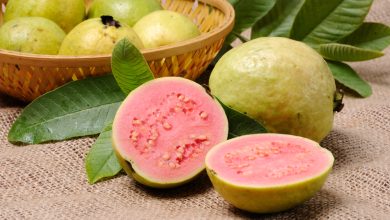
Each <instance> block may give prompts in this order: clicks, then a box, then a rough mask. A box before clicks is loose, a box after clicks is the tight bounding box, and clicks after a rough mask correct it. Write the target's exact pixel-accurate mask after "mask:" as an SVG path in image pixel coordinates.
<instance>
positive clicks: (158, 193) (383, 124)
mask: <svg viewBox="0 0 390 220" xmlns="http://www.w3.org/2000/svg"><path fill="white" fill-rule="evenodd" d="M367 20H369V21H378V22H382V23H385V24H387V25H390V0H376V1H375V2H374V5H373V6H372V10H371V12H370V14H369V16H368V17H367ZM386 53H387V54H386V55H385V56H383V57H381V58H379V59H375V60H373V61H369V62H360V63H353V64H352V66H353V67H354V68H355V70H357V71H358V72H359V74H360V75H361V76H362V77H363V78H364V79H366V80H367V81H369V82H370V84H371V85H372V87H373V95H372V96H371V97H369V98H366V99H362V98H358V97H355V96H353V95H348V96H347V97H345V100H344V102H345V107H344V109H343V110H342V112H340V113H337V114H336V116H335V123H334V129H333V131H332V132H331V133H330V134H329V136H328V137H326V139H325V140H324V141H323V142H322V143H321V145H322V146H323V147H325V148H327V149H329V150H330V151H332V153H333V154H334V156H335V165H334V170H333V172H332V173H331V175H330V176H329V178H328V181H327V182H326V184H325V186H324V187H323V189H322V190H321V191H320V192H318V193H317V194H316V195H315V197H314V198H312V199H310V200H309V201H307V202H305V203H304V204H302V205H300V206H298V207H296V208H294V209H292V210H289V211H286V212H283V213H278V214H272V215H255V214H250V213H246V212H243V211H240V210H238V209H236V208H234V207H233V206H231V205H229V204H228V203H227V202H225V201H224V200H223V199H222V198H221V197H220V196H219V195H218V194H217V193H216V192H215V191H214V190H213V188H212V186H211V183H210V181H209V180H208V178H207V176H206V175H205V174H203V175H202V176H201V177H199V178H197V179H196V180H195V181H193V182H191V183H189V184H187V185H185V186H182V187H179V188H176V189H171V190H155V189H149V188H145V187H143V186H141V185H139V184H136V183H135V182H134V181H133V180H132V179H131V178H129V177H127V176H126V175H124V174H122V175H120V176H119V177H117V178H114V179H111V180H108V181H103V182H100V183H97V184H95V185H89V184H88V182H87V178H86V174H85V168H84V159H85V156H86V154H87V152H88V150H89V148H90V147H91V145H92V144H93V143H94V141H95V139H94V138H93V137H87V138H80V139H75V140H70V141H63V142H56V143H48V144H41V145H30V146H23V147H21V146H15V145H12V144H10V143H9V142H8V141H7V134H8V130H9V128H10V126H11V124H12V123H13V122H14V120H15V119H16V118H17V117H18V116H19V115H20V112H21V110H22V104H21V103H20V102H18V101H17V100H15V99H12V98H10V97H7V96H5V95H0V219H57V220H59V219H236V218H237V219H239V218H262V219H390V153H389V144H390V49H387V50H386Z"/></svg>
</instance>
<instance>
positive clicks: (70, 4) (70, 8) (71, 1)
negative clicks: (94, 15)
mask: <svg viewBox="0 0 390 220" xmlns="http://www.w3.org/2000/svg"><path fill="white" fill-rule="evenodd" d="M17 17H45V18H47V19H50V20H52V21H54V22H56V23H57V24H58V25H59V26H60V27H61V28H62V29H63V30H64V31H65V32H66V33H68V32H69V31H70V30H71V29H72V28H73V27H74V26H76V25H77V24H78V23H80V22H81V21H83V19H84V17H85V4H84V0H66V1H64V0H8V3H7V8H6V10H5V13H4V21H9V20H12V19H14V18H17Z"/></svg>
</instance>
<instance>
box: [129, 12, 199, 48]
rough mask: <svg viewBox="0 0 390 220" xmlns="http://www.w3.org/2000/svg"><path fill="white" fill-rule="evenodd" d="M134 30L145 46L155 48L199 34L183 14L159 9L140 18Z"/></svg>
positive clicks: (196, 28) (193, 24)
mask: <svg viewBox="0 0 390 220" xmlns="http://www.w3.org/2000/svg"><path fill="white" fill-rule="evenodd" d="M133 28H134V31H135V32H136V33H137V34H138V36H139V37H140V38H141V40H142V42H143V43H144V45H145V48H155V47H159V46H164V45H169V44H173V43H177V42H180V41H184V40H188V39H191V38H194V37H196V36H199V35H200V31H199V29H198V27H197V26H196V25H195V23H193V22H192V21H191V19H189V18H188V17H186V16H185V15H183V14H180V13H177V12H173V11H168V10H161V11H155V12H152V13H150V14H148V15H146V16H144V17H143V18H141V19H140V20H139V21H138V22H137V23H136V24H135V25H134V27H133Z"/></svg>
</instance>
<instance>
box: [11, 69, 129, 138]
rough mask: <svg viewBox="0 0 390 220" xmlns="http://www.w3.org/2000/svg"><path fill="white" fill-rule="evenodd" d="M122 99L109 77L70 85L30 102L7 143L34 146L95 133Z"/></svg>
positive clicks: (103, 125)
mask: <svg viewBox="0 0 390 220" xmlns="http://www.w3.org/2000/svg"><path fill="white" fill-rule="evenodd" d="M124 98H125V97H124V94H123V92H122V91H121V90H120V88H119V87H118V85H117V84H116V82H115V79H114V77H113V76H112V75H106V76H103V77H96V78H88V79H84V80H78V81H74V82H70V83H68V84H66V85H64V86H62V87H59V88H57V89H55V90H53V91H51V92H49V93H46V94H44V95H43V96H41V97H39V98H38V99H36V100H34V101H33V102H31V103H30V104H29V105H28V106H27V107H26V108H25V109H24V110H23V112H22V114H21V115H20V116H19V118H18V119H17V120H16V121H15V123H14V124H13V125H12V127H11V129H10V131H9V134H8V140H9V141H10V142H14V143H15V142H22V143H29V144H36V143H42V142H47V141H52V140H65V139H69V138H73V137H80V136H85V135H93V134H98V133H99V132H101V131H102V130H103V128H104V127H105V126H106V124H107V123H108V122H111V121H112V120H113V118H114V116H115V113H116V111H117V109H118V107H119V105H120V103H121V102H122V101H123V99H124Z"/></svg>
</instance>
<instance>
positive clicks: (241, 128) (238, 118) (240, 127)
mask: <svg viewBox="0 0 390 220" xmlns="http://www.w3.org/2000/svg"><path fill="white" fill-rule="evenodd" d="M217 100H218V99H217ZM218 101H219V103H220V104H221V106H222V107H223V109H224V110H225V114H226V117H227V118H228V122H229V138H235V137H238V136H242V135H246V134H257V133H266V132H267V129H265V128H264V126H263V125H261V124H260V123H259V122H257V121H256V120H254V119H252V118H250V117H249V116H247V115H245V114H242V113H240V112H238V111H236V110H234V109H232V108H230V107H228V106H226V105H225V104H223V103H222V102H221V101H220V100H218Z"/></svg>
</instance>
